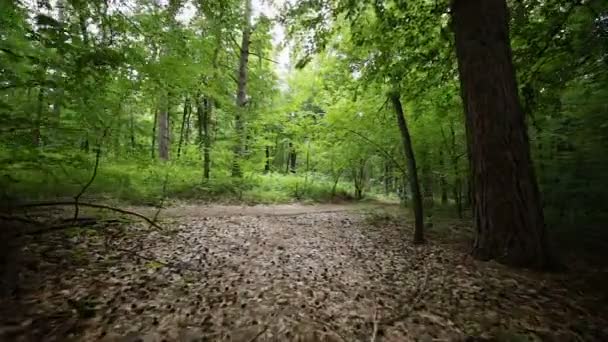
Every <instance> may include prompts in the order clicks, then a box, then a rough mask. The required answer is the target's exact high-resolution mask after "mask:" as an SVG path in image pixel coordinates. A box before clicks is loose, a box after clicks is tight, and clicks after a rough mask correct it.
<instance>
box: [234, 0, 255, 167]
mask: <svg viewBox="0 0 608 342" xmlns="http://www.w3.org/2000/svg"><path fill="white" fill-rule="evenodd" d="M244 1H245V16H244V18H243V37H242V41H241V56H240V58H239V71H238V78H237V80H238V84H237V92H236V116H235V120H234V129H235V135H236V143H235V147H234V161H233V163H232V176H233V177H241V175H242V170H241V166H240V162H241V159H242V158H243V144H244V141H243V140H244V134H245V124H244V117H243V116H244V114H245V106H246V104H247V67H248V64H249V43H250V37H251V23H250V21H251V0H244Z"/></svg>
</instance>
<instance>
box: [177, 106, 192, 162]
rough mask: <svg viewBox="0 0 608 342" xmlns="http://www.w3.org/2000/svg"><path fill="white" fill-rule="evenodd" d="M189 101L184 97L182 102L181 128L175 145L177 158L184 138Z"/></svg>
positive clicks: (180, 152)
mask: <svg viewBox="0 0 608 342" xmlns="http://www.w3.org/2000/svg"><path fill="white" fill-rule="evenodd" d="M189 104H190V99H189V98H188V96H186V99H185V100H184V114H183V115H182V126H181V127H180V129H179V142H178V144H177V158H178V159H179V157H180V156H181V154H182V144H183V143H184V136H185V131H186V121H188V109H189V108H190V105H189Z"/></svg>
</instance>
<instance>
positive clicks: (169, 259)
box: [0, 209, 608, 342]
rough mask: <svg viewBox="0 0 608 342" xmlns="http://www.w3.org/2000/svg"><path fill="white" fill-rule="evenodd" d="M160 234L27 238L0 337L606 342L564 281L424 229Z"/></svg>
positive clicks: (292, 219)
mask: <svg viewBox="0 0 608 342" xmlns="http://www.w3.org/2000/svg"><path fill="white" fill-rule="evenodd" d="M201 210H203V209H201ZM191 212H192V211H191ZM201 213H204V211H201ZM200 215H203V214H200ZM370 217H371V220H370ZM372 221H374V222H376V224H374V222H372ZM163 226H164V227H165V229H163V230H150V229H148V227H147V226H145V225H144V224H128V225H125V224H117V225H115V226H111V227H106V228H105V229H104V230H103V231H99V230H90V229H87V230H80V231H78V232H76V233H71V234H68V233H67V232H57V233H52V234H48V235H44V236H39V237H33V238H32V239H31V240H30V241H27V243H26V244H25V245H24V247H23V248H22V251H21V254H22V258H21V260H22V262H21V264H22V265H20V273H19V275H20V279H19V284H20V288H19V292H18V296H17V297H16V299H11V300H6V301H5V302H4V303H0V304H1V309H0V310H1V311H0V314H1V319H2V321H1V323H2V324H1V325H0V339H1V340H7V341H9V340H10V341H97V340H101V341H125V342H126V341H133V342H134V341H243V342H249V341H310V342H312V341H372V342H375V341H483V340H504V341H520V340H531V341H605V340H608V328H607V327H608V325H607V324H606V317H607V316H606V315H605V313H606V312H605V311H604V312H597V310H596V309H597V307H596V308H595V309H590V308H589V306H587V305H584V304H585V303H592V302H593V301H594V300H595V298H593V297H592V296H591V295H590V294H580V293H573V292H572V291H571V290H569V289H567V288H566V287H564V286H562V283H563V277H564V276H563V275H546V274H535V273H532V272H526V271H515V270H511V269H508V268H505V267H502V266H501V265H498V264H495V263H491V262H486V263H484V262H479V261H474V260H471V259H470V258H468V257H467V256H466V250H463V249H462V248H459V247H458V246H459V245H457V244H454V243H451V242H452V240H450V237H449V236H447V237H446V236H445V234H444V235H443V236H441V235H439V234H433V233H434V232H433V231H431V236H432V237H431V239H430V242H429V243H427V244H426V245H424V246H414V245H413V244H411V243H410V239H409V235H410V232H409V222H406V224H405V225H404V224H401V223H399V222H397V221H395V220H394V219H383V220H381V222H380V223H379V224H378V220H377V219H376V218H374V216H373V215H369V214H366V213H364V212H361V211H357V212H353V211H330V212H327V211H319V210H312V211H310V212H297V213H294V212H288V214H285V215H281V214H280V212H279V213H277V212H274V213H273V214H272V215H269V214H267V213H262V214H260V215H256V214H255V212H254V211H249V212H246V213H244V215H238V213H237V214H233V215H222V216H209V217H204V216H196V215H192V214H190V215H189V216H186V217H177V216H176V217H172V218H171V219H170V220H169V221H167V222H164V223H163ZM404 227H406V228H404ZM459 229H461V228H459Z"/></svg>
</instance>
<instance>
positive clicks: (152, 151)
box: [150, 109, 158, 160]
mask: <svg viewBox="0 0 608 342" xmlns="http://www.w3.org/2000/svg"><path fill="white" fill-rule="evenodd" d="M157 125H158V109H154V122H153V123H152V144H151V145H150V156H151V157H152V160H154V159H156V126H157Z"/></svg>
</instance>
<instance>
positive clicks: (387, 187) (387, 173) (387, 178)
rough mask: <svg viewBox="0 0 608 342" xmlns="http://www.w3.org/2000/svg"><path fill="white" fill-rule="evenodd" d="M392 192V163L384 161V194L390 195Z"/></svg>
mask: <svg viewBox="0 0 608 342" xmlns="http://www.w3.org/2000/svg"><path fill="white" fill-rule="evenodd" d="M390 193H391V164H390V162H389V161H387V160H385V161H384V194H385V195H386V196H388V195H389V194H390Z"/></svg>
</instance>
